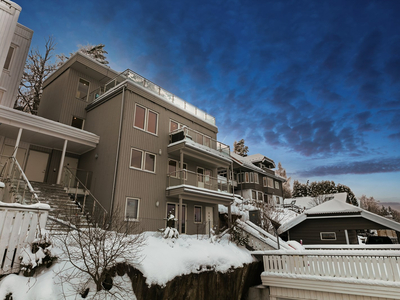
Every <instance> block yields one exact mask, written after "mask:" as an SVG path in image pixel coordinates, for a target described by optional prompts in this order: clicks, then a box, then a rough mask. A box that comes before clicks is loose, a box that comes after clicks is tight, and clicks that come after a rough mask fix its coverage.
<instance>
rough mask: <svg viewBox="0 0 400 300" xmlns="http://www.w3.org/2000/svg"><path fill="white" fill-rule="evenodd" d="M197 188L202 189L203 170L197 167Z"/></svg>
mask: <svg viewBox="0 0 400 300" xmlns="http://www.w3.org/2000/svg"><path fill="white" fill-rule="evenodd" d="M197 186H198V187H200V188H204V169H203V168H200V167H197Z"/></svg>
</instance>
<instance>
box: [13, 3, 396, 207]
mask: <svg viewBox="0 0 400 300" xmlns="http://www.w3.org/2000/svg"><path fill="white" fill-rule="evenodd" d="M15 2H16V3H17V4H18V5H20V6H21V7H22V12H21V14H20V17H19V21H18V22H19V23H21V24H22V25H24V26H27V27H29V28H30V29H32V30H33V31H34V35H33V40H32V44H31V49H33V48H36V47H39V49H40V50H42V49H43V46H44V39H46V38H47V37H48V36H53V37H54V38H55V41H56V43H57V49H56V51H55V52H54V55H55V54H61V53H64V54H66V55H69V54H70V53H71V52H75V51H77V50H78V47H79V45H86V44H93V45H97V44H105V50H106V51H107V52H108V55H107V60H108V61H109V62H110V64H109V65H110V67H111V68H112V69H115V70H117V71H121V72H122V71H123V70H125V69H128V68H129V69H132V70H133V71H135V72H137V73H139V74H140V75H142V76H144V77H146V78H148V79H149V80H151V81H153V82H154V83H156V84H157V85H159V86H161V87H162V88H165V89H166V90H168V91H170V92H171V93H173V94H175V95H177V96H178V97H180V98H182V99H184V100H186V101H188V102H189V103H191V104H193V105H195V106H197V107H198V108H200V109H202V110H204V111H206V112H207V113H209V114H211V115H212V116H214V117H215V118H216V122H217V126H218V129H219V133H218V140H219V141H221V142H223V143H225V144H228V145H229V146H230V147H231V150H232V148H233V142H234V141H235V140H236V141H239V140H240V139H242V138H243V139H244V140H245V144H246V145H247V146H248V147H249V155H251V154H255V153H261V154H263V155H265V156H267V157H270V158H271V159H272V160H274V161H275V163H276V165H277V164H278V162H281V163H282V166H283V168H285V169H286V171H287V175H288V177H292V181H291V186H293V181H294V180H299V181H300V182H301V183H306V182H307V180H310V182H312V181H322V180H330V181H334V182H335V183H336V184H339V183H341V184H344V185H346V186H348V187H350V189H351V190H352V191H353V193H354V194H355V195H356V197H357V198H359V197H361V196H362V195H363V194H364V195H366V196H367V197H371V196H372V197H374V198H375V199H376V200H379V201H380V202H396V203H400V196H399V194H400V187H399V181H400V155H399V151H398V150H397V149H398V148H399V146H400V121H399V120H400V93H399V91H398V87H399V85H400V71H399V70H400V34H399V33H398V32H399V31H398V29H399V28H400V20H399V19H398V18H397V16H396V11H400V2H396V1H384V2H383V1H356V0H353V1H337V2H335V5H331V4H332V3H331V2H330V1H310V2H306V3H298V2H296V1H287V2H276V1H266V2H263V3H259V2H257V1H250V2H248V3H246V4H243V3H240V2H239V1H237V2H223V1H219V2H218V3H217V4H215V3H213V2H207V1H206V2H205V1H201V2H200V1H193V2H191V5H190V6H188V5H185V2H179V1H178V2H176V1H174V2H173V3H174V5H172V4H171V5H168V3H167V2H163V3H159V2H153V1H147V2H146V3H141V2H140V3H139V2H138V3H132V2H122V3H120V4H121V5H122V6H121V5H118V6H117V5H114V4H112V3H109V2H107V1H98V2H96V3H93V2H90V1H81V2H79V3H71V4H68V5H65V4H63V5H61V4H56V3H54V2H50V1H42V2H41V3H40V5H37V3H36V4H35V3H32V2H29V1H26V0H24V1H15ZM119 7H123V9H119Z"/></svg>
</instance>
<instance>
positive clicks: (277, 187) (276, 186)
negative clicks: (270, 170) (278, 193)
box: [275, 181, 279, 190]
mask: <svg viewBox="0 0 400 300" xmlns="http://www.w3.org/2000/svg"><path fill="white" fill-rule="evenodd" d="M275 188H276V189H277V190H279V181H275Z"/></svg>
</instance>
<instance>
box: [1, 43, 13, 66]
mask: <svg viewBox="0 0 400 300" xmlns="http://www.w3.org/2000/svg"><path fill="white" fill-rule="evenodd" d="M14 52H15V47H13V46H10V48H9V49H8V53H7V57H6V61H5V63H4V67H3V69H5V70H7V71H9V70H10V66H11V60H12V57H13V54H14Z"/></svg>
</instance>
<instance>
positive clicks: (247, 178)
mask: <svg viewBox="0 0 400 300" xmlns="http://www.w3.org/2000/svg"><path fill="white" fill-rule="evenodd" d="M244 182H246V183H248V182H249V172H246V173H244Z"/></svg>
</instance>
